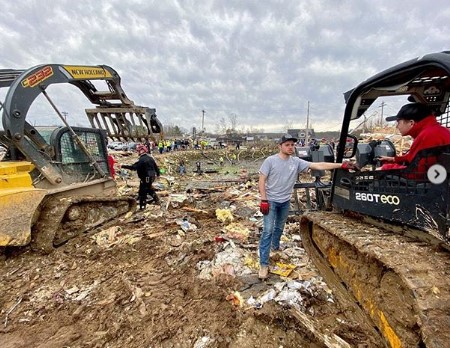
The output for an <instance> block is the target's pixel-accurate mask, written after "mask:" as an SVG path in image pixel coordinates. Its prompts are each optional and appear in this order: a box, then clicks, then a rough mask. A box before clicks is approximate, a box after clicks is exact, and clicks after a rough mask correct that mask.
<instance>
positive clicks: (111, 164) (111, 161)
mask: <svg viewBox="0 0 450 348" xmlns="http://www.w3.org/2000/svg"><path fill="white" fill-rule="evenodd" d="M115 164H116V160H115V159H114V156H113V155H111V154H108V167H109V173H110V174H111V177H112V178H113V179H115V178H116V169H115V168H114V165H115Z"/></svg>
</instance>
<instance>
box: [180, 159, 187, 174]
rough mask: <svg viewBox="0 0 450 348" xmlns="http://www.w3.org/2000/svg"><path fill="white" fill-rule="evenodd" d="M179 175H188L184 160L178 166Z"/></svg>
mask: <svg viewBox="0 0 450 348" xmlns="http://www.w3.org/2000/svg"><path fill="white" fill-rule="evenodd" d="M178 174H181V175H184V174H186V165H185V164H184V161H183V160H180V162H179V164H178Z"/></svg>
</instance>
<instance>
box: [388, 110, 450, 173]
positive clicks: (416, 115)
mask: <svg viewBox="0 0 450 348" xmlns="http://www.w3.org/2000/svg"><path fill="white" fill-rule="evenodd" d="M386 121H387V122H391V121H397V126H396V127H397V129H398V130H399V131H400V134H401V135H402V136H406V135H410V136H411V137H412V138H413V139H414V142H413V143H412V145H411V148H410V149H409V151H408V153H407V154H406V155H403V156H395V157H389V156H380V157H379V159H380V161H381V162H383V163H384V164H383V165H382V166H381V170H387V169H403V168H406V165H408V164H409V163H411V162H412V160H413V159H414V157H415V156H416V155H417V153H418V152H419V151H420V150H423V149H428V148H432V147H436V146H440V145H450V131H449V130H448V129H447V128H445V127H443V126H442V125H441V124H439V122H438V121H437V120H436V117H435V116H434V115H433V112H432V111H431V109H430V108H429V107H428V105H426V104H422V103H409V104H405V105H403V106H402V107H401V109H400V110H399V112H398V113H397V115H395V116H390V117H387V118H386ZM436 161H437V159H435V158H434V159H431V160H430V159H427V158H423V159H421V160H420V161H419V162H418V167H417V170H416V172H415V173H414V174H413V176H414V177H412V179H414V178H416V179H419V178H422V177H424V175H425V173H426V171H427V169H428V167H429V166H431V165H432V164H434V163H436Z"/></svg>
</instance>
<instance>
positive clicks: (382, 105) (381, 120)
mask: <svg viewBox="0 0 450 348" xmlns="http://www.w3.org/2000/svg"><path fill="white" fill-rule="evenodd" d="M385 105H386V103H385V102H381V106H380V107H381V118H380V127H383V115H384V113H383V109H384V106H385Z"/></svg>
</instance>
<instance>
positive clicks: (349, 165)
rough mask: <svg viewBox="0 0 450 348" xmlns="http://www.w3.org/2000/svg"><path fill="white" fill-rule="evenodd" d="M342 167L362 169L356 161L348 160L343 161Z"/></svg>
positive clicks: (345, 168)
mask: <svg viewBox="0 0 450 348" xmlns="http://www.w3.org/2000/svg"><path fill="white" fill-rule="evenodd" d="M341 168H342V169H344V170H360V169H361V168H359V167H358V165H357V164H356V163H353V162H350V161H347V162H342V165H341Z"/></svg>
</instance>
